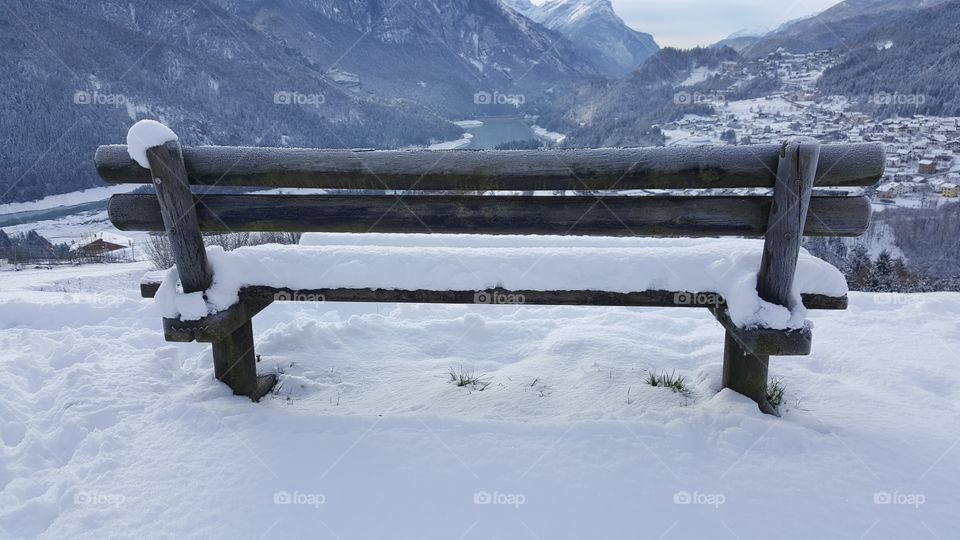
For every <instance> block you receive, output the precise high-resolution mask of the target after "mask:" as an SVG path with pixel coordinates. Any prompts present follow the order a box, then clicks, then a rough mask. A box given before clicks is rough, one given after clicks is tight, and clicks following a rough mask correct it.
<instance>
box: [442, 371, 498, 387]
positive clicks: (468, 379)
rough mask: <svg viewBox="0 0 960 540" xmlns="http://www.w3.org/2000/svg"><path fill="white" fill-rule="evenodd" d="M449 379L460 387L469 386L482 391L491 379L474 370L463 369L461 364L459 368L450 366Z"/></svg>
mask: <svg viewBox="0 0 960 540" xmlns="http://www.w3.org/2000/svg"><path fill="white" fill-rule="evenodd" d="M450 381H451V382H453V384H455V385H457V386H459V387H461V388H471V389H473V390H477V391H479V392H483V391H484V390H486V388H487V387H488V386H490V384H491V383H492V382H493V379H492V378H491V377H487V376H486V375H484V374H483V373H477V372H476V371H473V370H468V369H464V368H463V366H460V368H459V369H453V368H452V367H451V368H450Z"/></svg>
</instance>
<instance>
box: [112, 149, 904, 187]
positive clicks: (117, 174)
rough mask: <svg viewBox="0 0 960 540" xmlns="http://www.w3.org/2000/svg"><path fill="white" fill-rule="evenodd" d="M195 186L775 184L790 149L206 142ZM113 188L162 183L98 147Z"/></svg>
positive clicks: (845, 165) (852, 175)
mask: <svg viewBox="0 0 960 540" xmlns="http://www.w3.org/2000/svg"><path fill="white" fill-rule="evenodd" d="M884 158H885V154H884V148H883V146H882V145H879V144H872V143H861V144H837V145H828V146H825V147H824V148H823V151H822V155H821V156H820V159H819V161H818V166H817V174H816V176H815V179H814V185H815V186H817V187H857V186H869V185H873V184H874V183H876V181H877V179H878V178H879V177H880V176H881V175H882V174H883V167H884ZM183 160H184V164H185V168H186V171H187V175H188V177H189V183H190V184H191V185H217V186H256V187H273V188H282V187H285V188H330V189H378V190H379V189H391V190H414V189H416V190H425V191H432V190H439V191H455V190H459V191H477V190H502V191H530V190H611V189H703V188H737V187H742V188H770V187H773V186H774V185H775V183H776V171H777V167H778V166H779V160H780V146H779V145H775V144H764V145H748V146H715V147H696V148H693V147H667V148H615V149H594V150H558V151H540V150H500V151H497V150H484V151H450V150H373V151H351V150H322V149H304V148H252V147H246V148H245V147H229V146H199V147H192V148H191V147H187V148H184V149H183ZM96 166H97V171H98V172H99V174H100V176H101V177H102V178H103V179H104V180H105V181H106V182H108V183H143V184H147V183H150V182H152V176H151V175H150V171H148V170H146V169H144V168H143V167H141V166H140V165H138V164H137V163H136V162H135V161H133V160H131V159H130V157H129V156H128V155H127V147H126V146H124V145H112V146H101V147H100V148H99V149H97V155H96Z"/></svg>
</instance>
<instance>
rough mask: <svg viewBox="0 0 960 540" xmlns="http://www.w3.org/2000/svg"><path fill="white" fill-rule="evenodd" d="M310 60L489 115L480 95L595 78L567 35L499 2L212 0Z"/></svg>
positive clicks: (462, 111) (364, 82)
mask: <svg viewBox="0 0 960 540" xmlns="http://www.w3.org/2000/svg"><path fill="white" fill-rule="evenodd" d="M213 1H216V2H218V3H219V4H220V5H221V6H222V7H223V8H224V9H225V10H228V11H230V12H231V14H232V15H233V16H234V17H236V18H237V19H240V20H242V21H245V22H246V23H247V24H249V25H250V26H252V27H254V28H256V29H257V30H258V31H259V32H261V33H263V34H264V35H266V36H269V37H270V38H271V39H273V40H275V41H277V42H278V43H281V44H282V45H283V46H285V47H290V48H293V49H295V50H296V52H297V54H302V55H303V56H304V58H306V59H307V60H308V61H309V62H312V63H314V64H316V65H318V66H323V67H325V68H326V69H335V70H337V71H338V72H343V73H348V74H352V75H355V76H356V78H357V79H358V84H359V85H360V86H361V87H362V88H363V89H365V90H367V91H369V92H372V93H374V94H377V95H384V96H391V97H402V98H406V99H411V100H415V101H417V102H418V103H421V104H425V105H429V106H430V107H432V108H434V109H435V110H437V111H438V112H440V113H442V114H449V115H452V116H461V117H462V116H467V115H476V114H484V113H486V112H489V111H488V110H487V109H489V107H486V106H485V105H486V104H484V103H480V105H481V107H480V108H479V109H478V107H477V106H476V105H477V103H476V100H475V94H478V93H483V92H486V93H488V94H491V95H511V96H522V97H520V98H519V101H529V100H532V99H533V98H534V97H535V96H536V95H539V94H541V93H542V92H544V91H545V90H547V89H548V88H550V87H552V86H553V85H555V84H558V83H561V82H565V81H569V80H576V79H580V78H583V77H591V76H596V75H598V73H597V71H596V70H595V69H594V68H593V67H592V66H591V64H590V62H589V61H588V60H587V59H586V58H584V57H583V56H582V55H581V54H580V52H579V51H578V50H577V49H576V48H575V47H574V46H573V45H572V44H571V43H570V42H569V41H568V40H567V39H565V38H564V37H563V36H562V35H561V34H559V33H557V32H554V31H552V30H549V29H547V28H545V27H544V26H542V25H540V24H537V23H535V22H533V21H531V20H530V19H528V18H526V17H524V16H523V15H520V14H518V13H516V12H515V11H513V10H511V9H509V8H507V7H505V6H504V5H503V4H502V3H500V1H499V0H404V1H403V2H397V1H396V0H245V1H236V0H213Z"/></svg>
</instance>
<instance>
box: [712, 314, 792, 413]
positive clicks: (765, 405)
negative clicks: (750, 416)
mask: <svg viewBox="0 0 960 540" xmlns="http://www.w3.org/2000/svg"><path fill="white" fill-rule="evenodd" d="M769 365H770V356H769V355H765V354H753V353H752V352H750V351H748V350H746V349H744V348H743V346H742V345H741V344H740V343H739V342H738V341H737V340H736V338H735V337H734V336H733V334H731V333H730V332H726V339H725V341H724V347H723V383H722V384H723V388H729V389H731V390H733V391H734V392H738V393H740V394H743V395H745V396H747V397H748V398H750V399H752V400H754V401H756V402H757V406H758V407H760V411H762V412H763V413H765V414H772V415H774V416H780V413H778V412H777V409H775V408H774V407H773V405H770V402H769V401H767V369H768V366H769Z"/></svg>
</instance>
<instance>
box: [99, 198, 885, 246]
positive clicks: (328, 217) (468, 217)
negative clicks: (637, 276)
mask: <svg viewBox="0 0 960 540" xmlns="http://www.w3.org/2000/svg"><path fill="white" fill-rule="evenodd" d="M772 203H773V198H771V197H762V196H744V197H626V196H605V197H602V202H598V201H597V198H596V197H590V196H584V197H513V196H511V197H478V196H463V195H460V196H452V195H451V196H423V195H418V196H415V195H408V196H404V197H402V199H399V200H398V198H397V197H395V196H384V195H378V196H372V195H366V196H361V195H332V196H324V195H253V194H247V195H205V196H198V197H197V205H196V208H197V215H198V217H199V227H200V230H202V231H205V232H226V231H303V232H386V233H426V232H435V233H477V234H548V235H603V236H761V235H763V234H764V233H765V232H766V229H767V224H768V222H769V214H770V208H771V205H772ZM108 212H109V216H110V221H111V222H112V223H113V224H114V226H116V227H117V228H118V229H120V230H124V231H157V230H163V223H162V220H161V219H160V218H161V216H160V212H159V208H158V206H157V203H156V201H155V200H154V199H153V198H152V197H151V196H149V195H138V194H122V195H114V196H113V197H112V198H111V199H110V204H109V208H108ZM810 212H811V216H810V219H809V220H807V222H806V227H805V230H804V234H805V235H808V236H858V235H860V234H862V233H863V232H864V231H865V230H866V228H867V226H868V224H869V221H870V201H869V200H868V199H867V198H865V197H814V198H813V200H812V203H811V209H810Z"/></svg>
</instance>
